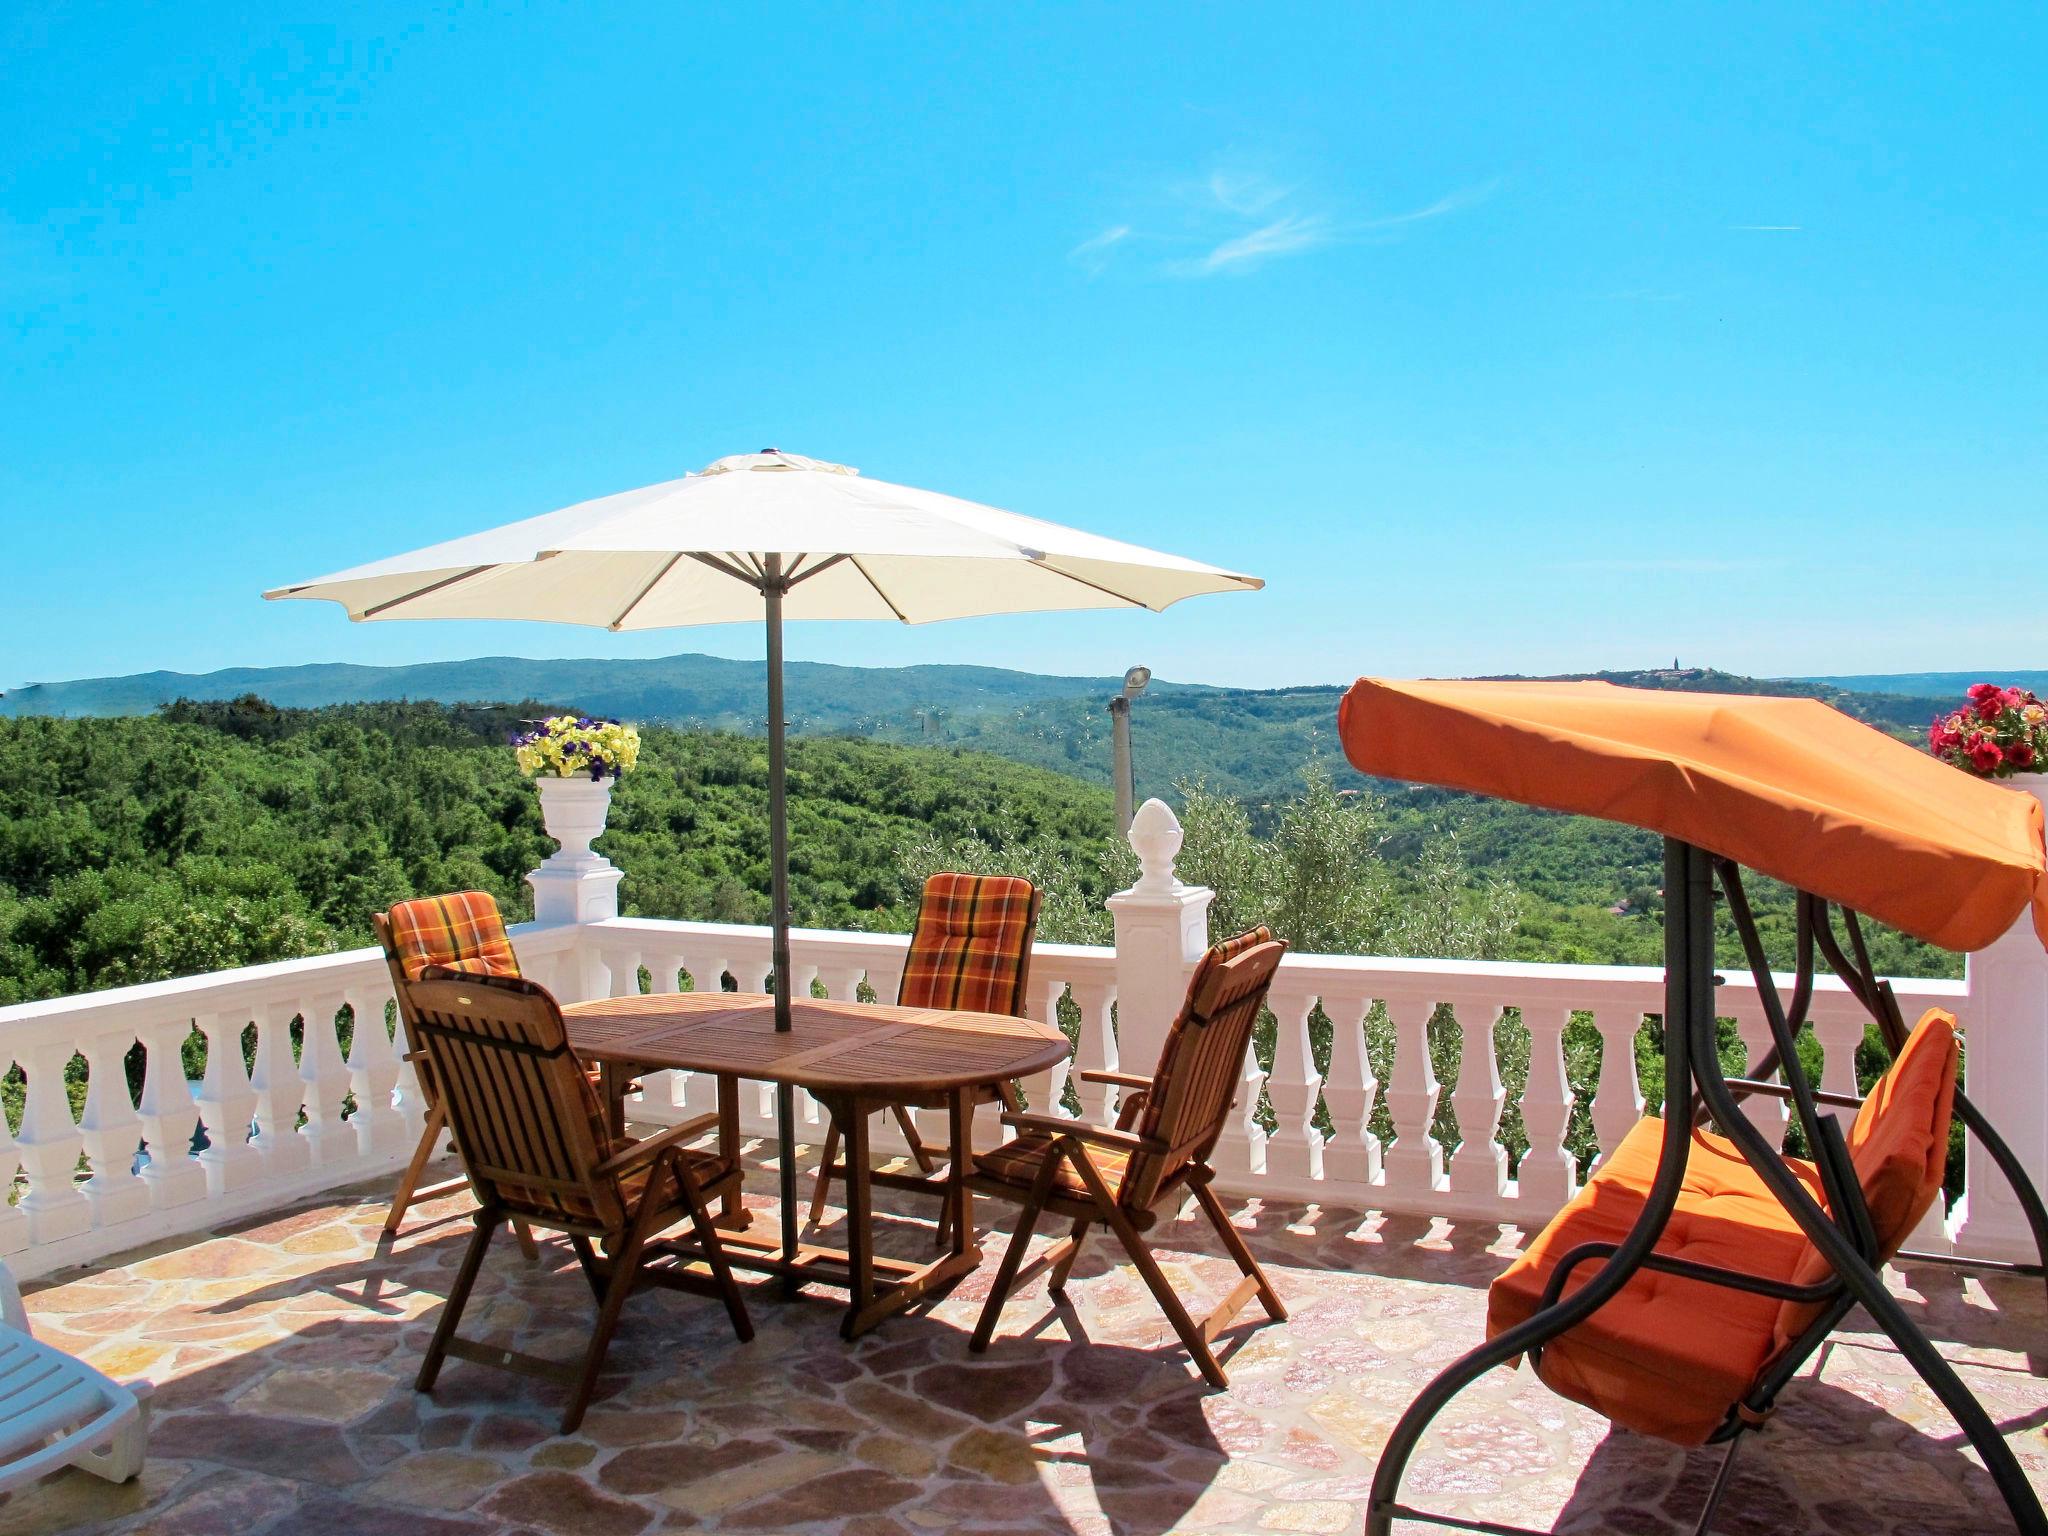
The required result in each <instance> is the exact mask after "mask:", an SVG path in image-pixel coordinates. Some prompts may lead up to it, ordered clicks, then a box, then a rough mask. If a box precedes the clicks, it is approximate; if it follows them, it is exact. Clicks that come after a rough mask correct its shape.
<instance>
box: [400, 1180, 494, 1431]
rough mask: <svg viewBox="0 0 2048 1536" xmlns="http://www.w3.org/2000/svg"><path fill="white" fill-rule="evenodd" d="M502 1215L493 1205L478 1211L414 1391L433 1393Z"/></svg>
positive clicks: (414, 1385)
mask: <svg viewBox="0 0 2048 1536" xmlns="http://www.w3.org/2000/svg"><path fill="white" fill-rule="evenodd" d="M504 1214H505V1213H504V1212H503V1211H501V1210H499V1209H498V1208H497V1207H496V1206H484V1207H483V1208H481V1209H480V1210H478V1211H477V1213H476V1235H475V1236H474V1237H472V1238H471V1239H470V1240H469V1247H468V1249H467V1250H466V1251H465V1252H464V1253H463V1255H462V1267H461V1268H460V1269H458V1270H457V1271H456V1272H455V1284H454V1285H453V1286H451V1287H450V1288H449V1291H448V1304H447V1305H446V1306H445V1307H443V1308H442V1309H441V1321H440V1322H439V1323H438V1324H437V1325H436V1326H435V1328H434V1338H433V1342H432V1343H430V1344H428V1345H427V1358H426V1359H425V1360H423V1361H421V1362H420V1374H419V1377H418V1379H417V1380H416V1381H414V1382H413V1390H415V1391H417V1392H431V1391H433V1390H434V1380H435V1378H436V1377H438V1376H439V1375H440V1374H441V1362H442V1361H443V1360H444V1359H445V1358H447V1355H448V1345H449V1342H450V1341H451V1340H452V1339H453V1338H454V1337H455V1325H456V1324H457V1323H459V1322H461V1321H462V1309H463V1308H464V1307H466V1306H468V1305H469V1292H470V1287H472V1286H473V1285H475V1284H476V1276H477V1271H478V1270H480V1269H482V1268H483V1263H484V1250H485V1249H487V1248H489V1247H490V1246H491V1235H492V1234H493V1233H494V1232H496V1231H497V1230H498V1223H499V1222H500V1221H502V1220H503V1219H504Z"/></svg>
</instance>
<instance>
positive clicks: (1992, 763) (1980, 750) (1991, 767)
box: [1970, 736, 2005, 773]
mask: <svg viewBox="0 0 2048 1536" xmlns="http://www.w3.org/2000/svg"><path fill="white" fill-rule="evenodd" d="M2004 761H2005V754H2004V753H2003V752H2001V751H1999V749H1998V745H1997V743H1995V742H1990V741H1986V740H1985V739H1984V738H1983V737H1981V736H1979V737H1978V738H1977V740H1976V744H1975V745H1974V746H1972V747H1971V748H1970V766H1971V767H1973V768H1975V769H1976V770H1977V771H1978V772H1979V773H1991V772H1994V771H1995V770H1996V769H1997V767H1998V765H1999V764H2000V763H2002V762H2004Z"/></svg>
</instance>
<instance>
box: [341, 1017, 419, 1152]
mask: <svg viewBox="0 0 2048 1536" xmlns="http://www.w3.org/2000/svg"><path fill="white" fill-rule="evenodd" d="M384 998H385V990H384V988H382V987H380V986H376V985H374V984H371V983H368V982H363V983H359V984H357V985H356V986H353V987H350V988H349V989H348V990H347V991H346V992H345V993H343V994H342V1000H343V1001H344V1002H345V1003H346V1004H347V1005H348V1011H349V1020H350V1025H349V1043H348V1082H349V1091H350V1092H351V1093H353V1094H354V1095H355V1098H356V1112H355V1113H354V1114H353V1115H351V1116H349V1121H348V1123H349V1126H350V1128H351V1129H352V1130H354V1132H355V1135H356V1154H357V1155H358V1156H359V1157H365V1158H374V1157H381V1156H383V1155H384V1154H385V1153H388V1152H399V1151H402V1150H407V1149H410V1148H411V1147H412V1146H413V1145H414V1144H415V1142H416V1140H417V1137H418V1135H419V1132H418V1131H417V1130H415V1131H414V1132H413V1133H412V1134H411V1135H407V1134H406V1117H405V1114H404V1112H403V1110H402V1109H401V1108H400V1107H399V1106H398V1105H397V1104H396V1103H395V1102H394V1101H393V1093H394V1091H395V1090H397V1088H398V1086H399V1083H400V1080H401V1074H400V1070H399V1068H400V1063H399V1060H398V1052H397V1050H396V1049H394V1048H393V1046H392V1043H391V1037H390V1036H389V1035H387V1034H385V1033H384Z"/></svg>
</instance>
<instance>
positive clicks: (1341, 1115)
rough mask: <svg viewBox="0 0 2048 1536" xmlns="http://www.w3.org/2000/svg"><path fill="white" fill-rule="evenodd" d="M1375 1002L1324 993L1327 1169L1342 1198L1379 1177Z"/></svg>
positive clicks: (1356, 1195)
mask: <svg viewBox="0 0 2048 1536" xmlns="http://www.w3.org/2000/svg"><path fill="white" fill-rule="evenodd" d="M1281 971H1282V973H1283V974H1284V973H1285V971H1286V967H1285V966H1284V965H1283V966H1282V967H1281ZM1371 1007H1372V999H1371V998H1369V997H1359V996H1357V995H1355V994H1353V995H1349V996H1341V997H1340V996H1338V995H1336V994H1334V993H1331V992H1325V993H1324V994H1323V1012H1324V1013H1325V1014H1326V1015H1328V1017H1329V1020H1330V1070H1329V1073H1328V1075H1327V1076H1325V1077H1324V1079H1323V1103H1324V1105H1325V1106H1326V1107H1327V1108H1328V1109H1329V1111H1330V1139H1329V1140H1328V1141H1326V1142H1325V1143H1324V1144H1323V1174H1324V1176H1325V1177H1326V1178H1328V1179H1329V1180H1330V1181H1331V1183H1332V1184H1333V1185H1339V1186H1342V1190H1343V1194H1342V1198H1344V1199H1348V1200H1363V1199H1364V1198H1365V1190H1366V1188H1367V1186H1369V1185H1371V1184H1373V1183H1375V1182H1376V1181H1377V1180H1378V1179H1379V1177H1380V1156H1381V1153H1380V1139H1379V1137H1377V1136H1375V1135H1373V1133H1372V1129H1371V1127H1372V1111H1373V1103H1374V1101H1375V1100H1376V1099H1377V1098H1378V1097H1379V1091H1380V1084H1379V1079H1378V1078H1376V1077H1374V1076H1373V1075H1372V1059H1371V1058H1370V1057H1369V1056H1367V1055H1366V1053H1365V1016H1366V1013H1367V1012H1368V1011H1369V1010H1370V1009H1371Z"/></svg>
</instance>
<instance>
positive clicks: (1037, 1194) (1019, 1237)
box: [967, 1154, 1059, 1355]
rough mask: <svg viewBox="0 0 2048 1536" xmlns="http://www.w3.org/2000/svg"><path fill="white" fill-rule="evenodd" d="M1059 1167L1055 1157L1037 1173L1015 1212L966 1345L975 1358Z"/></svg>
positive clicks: (992, 1329) (1012, 1281) (1014, 1278)
mask: <svg viewBox="0 0 2048 1536" xmlns="http://www.w3.org/2000/svg"><path fill="white" fill-rule="evenodd" d="M1058 1167H1059V1158H1058V1156H1057V1155H1056V1154H1055V1155H1051V1156H1048V1157H1047V1158H1046V1160H1045V1166H1044V1167H1043V1168H1041V1169H1039V1170H1038V1177H1037V1178H1036V1179H1034V1180H1032V1182H1031V1193H1030V1194H1029V1195H1028V1196H1027V1197H1026V1198H1025V1201H1024V1203H1023V1205H1021V1206H1019V1207H1018V1209H1017V1227H1016V1230H1015V1231H1014V1232H1012V1233H1011V1234H1010V1246H1009V1247H1008V1248H1007V1249H1005V1250H1004V1252H1003V1262H1002V1266H1001V1267H1000V1268H999V1269H997V1270H996V1283H995V1288H994V1289H993V1290H991V1291H990V1292H989V1293H988V1300H987V1301H986V1302H984V1303H982V1308H981V1320H980V1321H979V1322H977V1323H976V1324H975V1325H974V1337H973V1338H971V1339H969V1340H968V1341H967V1347H968V1348H969V1349H971V1350H973V1351H974V1353H976V1354H977V1355H978V1354H980V1353H981V1352H982V1351H983V1350H985V1349H987V1348H988V1341H989V1340H990V1339H991V1338H993V1337H995V1331H996V1322H997V1320H998V1319H1000V1318H1001V1317H1002V1315H1003V1303H1004V1302H1005V1301H1007V1300H1008V1299H1009V1296H1010V1287H1011V1286H1013V1285H1015V1284H1016V1283H1017V1271H1018V1270H1019V1269H1020V1268H1021V1267H1022V1266H1023V1263H1024V1250H1025V1249H1027V1248H1029V1247H1030V1246H1031V1229H1032V1228H1034V1227H1036V1226H1037V1225H1038V1213H1039V1212H1040V1211H1041V1210H1043V1209H1044V1208H1045V1202H1046V1199H1047V1197H1048V1196H1049V1195H1051V1193H1052V1180H1053V1174H1054V1172H1055V1171H1056V1170H1057V1169H1058Z"/></svg>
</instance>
